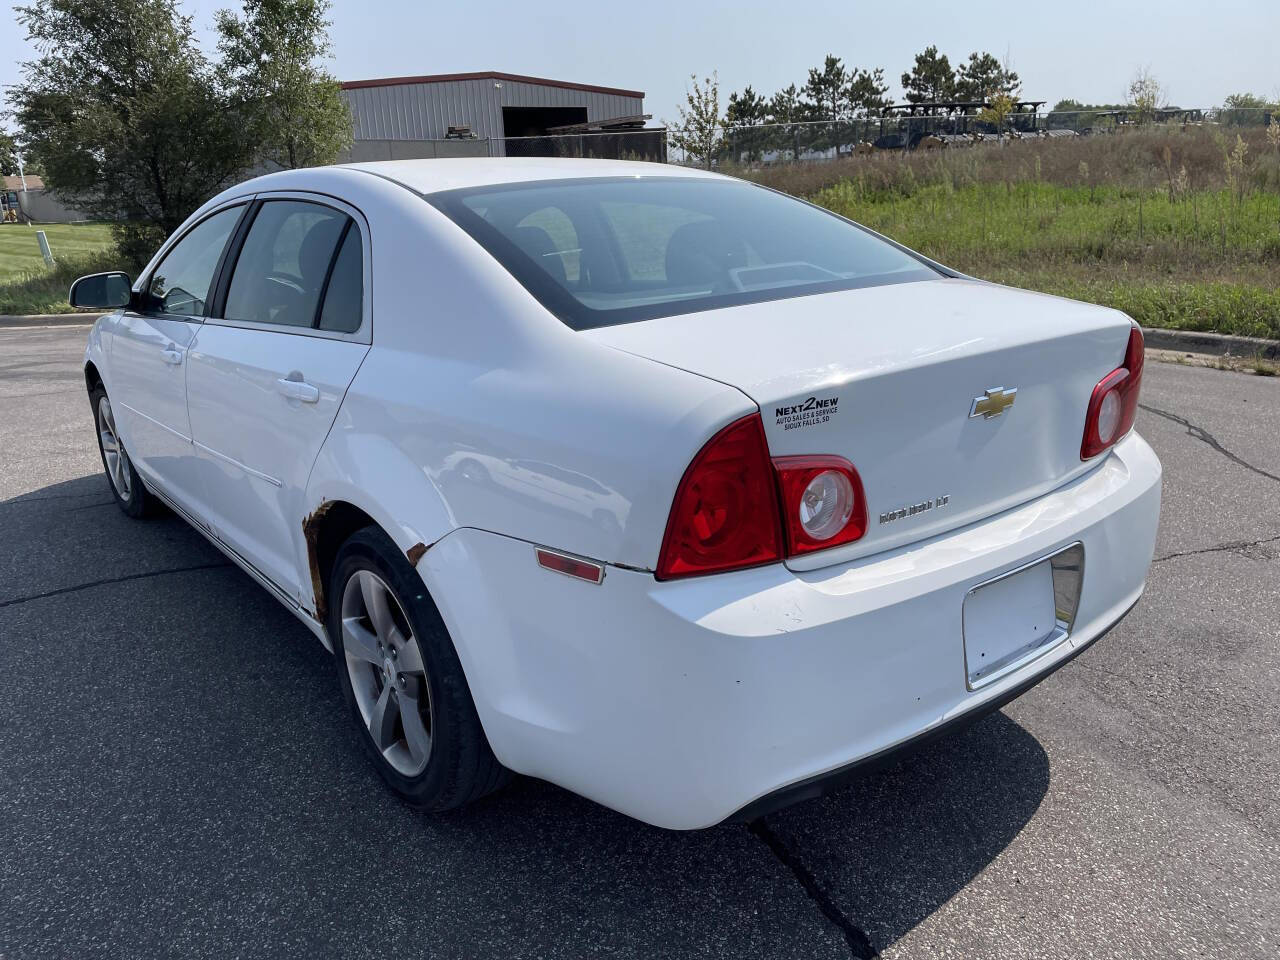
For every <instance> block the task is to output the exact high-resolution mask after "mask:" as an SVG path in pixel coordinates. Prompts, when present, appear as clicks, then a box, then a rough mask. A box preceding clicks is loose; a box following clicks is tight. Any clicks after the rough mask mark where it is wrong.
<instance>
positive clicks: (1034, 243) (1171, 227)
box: [812, 180, 1280, 338]
mask: <svg viewBox="0 0 1280 960" xmlns="http://www.w3.org/2000/svg"><path fill="white" fill-rule="evenodd" d="M812 199H813V200H814V201H815V202H816V203H819V204H821V205H823V206H825V207H829V208H830V209H832V210H834V211H836V212H837V213H840V214H843V215H844V216H847V217H849V218H851V219H853V220H857V221H858V222H860V223H863V224H866V225H867V226H869V227H871V228H872V229H873V230H877V231H879V232H881V233H883V234H885V235H887V236H890V237H892V238H893V239H895V240H898V241H899V242H901V243H904V244H906V245H907V246H909V247H911V248H913V249H915V250H919V251H920V252H921V253H924V254H926V255H928V256H930V257H933V258H934V259H936V260H938V261H940V262H942V263H945V264H947V265H948V266H950V267H954V268H955V269H957V270H961V271H963V272H964V273H968V274H971V275H972V276H976V277H981V278H983V279H985V280H993V281H995V282H997V283H1006V284H1010V285H1013V286H1019V287H1026V288H1028V289H1032V290H1040V291H1043V292H1045V293H1052V294H1057V295H1059V296H1065V297H1071V298H1073V299H1078V300H1088V301H1091V302H1094V303H1101V304H1105V305H1107V306H1112V307H1116V308H1117V309H1120V310H1123V311H1125V312H1126V313H1128V314H1129V315H1130V316H1132V317H1133V318H1134V319H1135V320H1137V321H1138V322H1139V323H1141V324H1143V325H1145V326H1154V327H1172V328H1180V329H1189V330H1213V331H1217V332H1220V333H1238V334H1245V335H1248V336H1256V337H1273V338H1274V337H1280V194H1276V193H1272V192H1264V191H1254V192H1250V193H1246V194H1245V195H1244V196H1239V195H1237V194H1233V192H1232V191H1230V190H1226V189H1219V190H1195V191H1185V192H1183V193H1181V194H1177V195H1175V196H1174V198H1173V199H1172V200H1171V199H1170V197H1169V193H1168V191H1167V190H1162V189H1145V190H1144V189H1138V188H1131V187H1119V186H1098V187H1084V186H1063V185H1058V184H1051V183H1044V182H1035V181H1027V182H1022V183H996V184H991V183H982V184H970V185H965V186H952V185H950V184H947V183H931V184H927V185H920V186H917V187H915V188H914V189H912V190H911V191H910V192H907V193H905V194H904V192H903V191H900V190H885V189H877V188H874V187H870V186H869V185H867V184H865V183H859V182H857V181H854V180H847V181H844V182H842V183H838V184H835V185H834V186H831V187H828V188H826V189H823V190H820V191H819V192H818V193H817V194H816V195H814V196H813V197H812Z"/></svg>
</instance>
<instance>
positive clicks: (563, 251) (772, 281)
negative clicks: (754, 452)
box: [427, 177, 940, 330]
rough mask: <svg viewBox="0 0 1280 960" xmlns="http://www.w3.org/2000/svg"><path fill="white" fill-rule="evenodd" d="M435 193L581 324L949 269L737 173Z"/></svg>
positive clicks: (555, 309) (440, 204)
mask: <svg viewBox="0 0 1280 960" xmlns="http://www.w3.org/2000/svg"><path fill="white" fill-rule="evenodd" d="M427 200H428V202H430V203H431V204H432V205H433V206H435V207H436V208H437V209H439V210H440V211H441V212H443V213H444V214H445V215H446V216H448V217H449V218H450V219H452V220H453V221H454V222H455V223H457V224H458V225H459V226H460V227H462V229H464V230H465V231H467V233H469V234H470V235H471V236H472V237H473V238H474V239H475V240H476V241H477V242H478V243H479V244H480V245H481V246H482V247H484V248H485V249H486V250H487V251H489V253H490V254H492V255H493V257H494V258H495V259H497V260H498V262H499V263H501V264H502V265H503V266H504V267H506V268H507V270H508V271H510V272H511V274H512V275H513V276H514V277H515V278H516V279H517V280H519V281H520V282H521V283H522V284H523V285H524V286H525V288H526V289H527V290H528V291H529V292H530V293H531V294H533V296H535V297H536V298H537V299H538V300H539V301H540V302H541V303H542V304H543V305H544V306H545V307H546V308H547V309H548V310H550V311H551V312H552V313H554V314H555V315H556V316H558V317H559V318H560V319H561V320H562V321H564V322H565V323H566V324H568V325H569V326H570V327H573V328H574V329H577V330H583V329H587V328H590V327H599V326H608V325H611V324H615V323H630V322H633V321H636V320H648V319H651V318H654V317H666V316H672V315H675V314H689V313H699V312H702V311H704V310H712V309H715V308H717V307H727V306H733V305H735V304H742V303H757V302H761V301H765V300H780V299H783V298H788V297H799V296H805V295H808V294H815V293H827V292H830V291H834V290H849V289H853V288H855V287H868V286H877V285H881V284H886V283H904V282H909V281H916V280H930V279H937V278H938V277H939V276H940V274H939V273H938V272H937V271H936V270H934V269H933V268H932V267H930V266H929V265H928V263H927V262H925V261H924V260H923V259H921V258H919V257H917V256H914V255H913V254H911V253H908V252H906V251H904V250H902V249H900V248H898V247H897V246H895V245H893V244H892V243H889V242H888V241H886V240H884V239H882V238H880V237H877V236H876V235H875V234H873V233H871V232H870V231H868V230H864V229H863V228H861V227H859V226H857V225H856V224H853V223H850V222H849V221H847V220H844V219H842V218H840V217H837V216H835V215H833V214H831V213H829V212H828V211H825V210H822V209H819V208H817V207H814V206H811V205H810V204H807V203H804V202H802V201H799V200H796V199H794V198H792V197H788V196H785V195H783V194H780V193H775V192H774V191H772V190H766V189H764V188H762V187H757V186H755V185H753V184H748V183H743V182H742V181H737V180H728V179H718V178H717V179H703V178H701V177H698V178H694V177H679V178H677V177H617V178H593V179H582V180H559V181H543V182H533V183H519V184H511V185H505V186H498V187H480V188H474V189H465V190H450V191H445V192H442V193H437V194H433V195H431V196H429V197H427Z"/></svg>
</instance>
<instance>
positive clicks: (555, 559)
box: [534, 547, 604, 583]
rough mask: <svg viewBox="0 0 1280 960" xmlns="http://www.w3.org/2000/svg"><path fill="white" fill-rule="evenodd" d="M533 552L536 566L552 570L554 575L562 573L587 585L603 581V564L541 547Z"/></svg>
mask: <svg viewBox="0 0 1280 960" xmlns="http://www.w3.org/2000/svg"><path fill="white" fill-rule="evenodd" d="M534 552H535V553H536V554H537V555H538V566H540V567H545V568H546V569H548V570H554V571H555V572H556V573H563V574H564V575H565V576H566V577H576V578H577V579H579V580H586V581H587V582H588V583H600V582H601V581H602V580H604V565H603V564H599V563H592V562H591V561H590V560H579V559H578V558H577V557H571V556H569V555H568V554H565V553H556V552H555V551H554V550H546V549H543V548H542V547H538V548H537V549H535V550H534Z"/></svg>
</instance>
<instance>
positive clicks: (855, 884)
mask: <svg viewBox="0 0 1280 960" xmlns="http://www.w3.org/2000/svg"><path fill="white" fill-rule="evenodd" d="M0 525H2V526H3V528H4V529H5V531H6V532H7V533H8V534H9V535H10V536H8V537H7V538H6V539H8V541H9V542H10V543H11V544H14V545H16V546H18V547H20V549H15V550H10V551H7V552H6V553H5V555H3V556H0V703H3V704H5V705H6V714H7V719H5V720H4V722H0V760H2V762H3V767H4V769H5V775H4V776H3V777H0V806H3V808H4V809H5V810H6V811H9V812H8V813H6V817H5V821H6V822H5V825H4V827H3V829H2V831H0V835H2V836H3V837H5V838H7V840H8V841H9V842H6V844H5V845H6V848H7V849H8V850H9V851H11V853H12V856H9V857H7V860H8V863H9V866H7V867H6V873H5V874H3V875H0V881H3V883H4V884H6V885H10V886H8V888H9V889H13V890H22V891H23V896H22V899H23V902H24V903H25V904H28V905H29V906H28V907H26V908H24V910H23V911H21V912H20V916H18V917H17V918H15V919H11V920H9V921H7V924H8V929H7V930H6V932H5V940H6V941H7V942H9V943H10V945H11V946H12V947H13V949H14V953H15V955H79V954H80V953H86V952H101V951H102V950H103V949H105V950H106V952H107V953H109V954H114V955H161V954H167V953H169V952H172V950H173V949H175V948H174V946H173V945H174V944H184V945H185V946H184V947H183V951H182V952H185V953H188V954H212V955H233V954H270V955H274V956H323V955H332V954H341V955H344V956H351V955H362V956H363V955H369V956H374V955H379V956H383V955H396V954H406V955H432V956H460V957H461V956H477V955H502V956H531V957H532V956H538V957H542V956H570V957H576V956H583V955H587V954H598V953H607V954H608V955H610V956H636V957H654V956H681V957H693V956H723V955H732V956H735V957H752V956H759V957H770V958H774V957H787V956H796V957H805V958H813V957H821V956H847V955H848V948H849V937H850V933H849V928H854V929H856V930H857V931H860V932H862V933H863V934H865V936H866V937H867V938H868V939H869V940H870V943H871V944H873V945H874V947H875V948H877V949H880V950H883V949H885V948H886V947H887V946H889V945H890V944H892V943H893V942H894V941H896V940H898V939H899V938H901V937H902V936H903V935H904V934H906V933H907V932H909V931H910V930H911V929H912V928H913V927H915V926H916V925H918V924H919V923H920V922H921V921H922V920H924V919H925V918H927V917H928V916H929V915H930V914H931V913H933V912H934V911H935V910H937V909H938V907H939V906H941V905H942V904H943V903H945V902H946V901H947V900H948V899H950V898H951V897H953V896H955V895H956V894H957V893H958V892H960V891H961V890H962V889H963V888H964V887H965V885H966V884H968V883H969V881H970V880H971V879H972V878H974V877H975V876H976V875H977V874H978V873H979V872H980V871H981V870H983V868H984V867H986V866H987V865H988V864H989V863H991V862H992V860H994V859H995V858H996V857H997V856H998V855H999V854H1000V853H1001V851H1002V850H1004V849H1005V848H1006V847H1007V846H1008V845H1009V844H1010V843H1011V842H1012V841H1013V840H1014V838H1016V837H1017V835H1018V833H1019V831H1020V830H1021V829H1022V827H1023V826H1024V825H1025V824H1026V823H1027V821H1028V820H1030V818H1031V817H1032V816H1033V815H1034V814H1035V812H1036V810H1037V808H1038V807H1039V805H1040V802H1041V800H1042V799H1043V797H1044V795H1045V793H1046V791H1047V789H1048V784H1049V761H1048V757H1047V756H1046V754H1045V752H1044V750H1043V749H1042V748H1041V746H1040V744H1039V743H1038V742H1037V741H1036V740H1035V738H1034V737H1032V736H1031V735H1030V734H1029V733H1028V732H1027V731H1026V730H1024V729H1023V728H1022V727H1020V726H1019V725H1018V724H1016V723H1014V722H1013V721H1012V720H1010V719H1008V718H1007V717H1005V716H1004V715H1003V714H999V713H997V714H994V715H992V716H990V717H988V718H986V719H984V720H982V721H980V722H979V723H977V724H976V725H974V726H973V727H970V728H969V729H967V730H965V731H962V732H959V733H957V734H955V735H953V736H950V737H947V738H945V739H943V740H941V741H939V742H936V743H934V744H931V745H929V746H928V747H926V748H925V749H924V750H923V751H922V752H920V753H918V754H915V755H913V756H911V757H910V758H908V759H906V760H904V761H901V762H899V763H898V764H897V765H895V766H892V767H890V768H888V769H886V770H883V771H881V772H879V773H876V774H873V775H870V776H868V777H867V778H865V779H863V780H859V781H857V782H855V783H853V784H852V785H850V786H848V787H847V788H845V789H843V790H841V791H839V792H837V793H834V794H832V795H830V796H827V797H824V798H822V799H820V800H815V801H810V802H807V803H803V804H800V805H797V806H794V807H791V808H788V809H786V810H783V811H779V812H777V813H774V814H771V815H770V816H769V817H767V818H766V819H765V820H764V823H763V829H762V828H761V827H759V826H757V827H756V829H754V830H753V829H752V828H750V827H748V826H747V825H743V824H726V825H722V826H719V827H715V828H712V829H709V830H704V831H697V832H690V833H676V832H671V831H666V830H661V829H657V828H654V827H649V826H646V825H644V824H641V823H639V822H637V821H634V820H631V819H629V818H627V817H624V816H622V815H620V814H617V813H614V812H612V811H610V810H607V809H605V808H603V807H600V806H598V805H597V804H595V803H592V802H591V801H588V800H585V799H582V798H580V797H577V796H575V795H573V794H571V793H568V792H567V791H564V790H561V789H559V788H557V787H555V786H552V785H550V784H547V783H543V782H540V781H536V780H532V779H527V778H519V779H517V780H516V781H515V782H513V783H512V784H511V785H510V786H509V787H507V789H505V790H504V791H502V792H501V793H499V794H497V795H495V796H493V797H490V798H488V799H486V800H484V801H481V802H480V803H478V804H475V805H474V806H472V807H469V808H466V809H464V810H461V811H455V812H451V813H446V814H436V815H431V814H426V813H423V812H421V811H418V810H415V809H412V808H410V807H408V806H406V805H405V804H403V803H401V802H399V801H398V800H396V799H395V798H394V797H393V796H392V795H391V794H389V793H388V791H387V790H386V789H384V787H383V786H382V784H381V783H380V782H379V781H378V779H377V777H376V775H375V773H374V772H373V770H372V768H371V767H370V765H369V764H368V762H367V760H366V758H365V757H364V756H363V753H362V747H361V743H360V741H359V734H358V731H357V730H356V728H355V726H354V724H353V723H352V721H351V718H350V717H349V715H348V714H347V713H346V708H345V706H344V705H343V703H342V701H341V698H340V695H339V692H338V686H337V682H336V677H335V667H334V664H333V660H332V658H331V657H330V656H329V655H328V654H326V653H325V651H324V650H323V649H322V648H321V646H320V645H319V644H318V643H316V642H315V640H314V638H313V637H312V636H311V634H310V633H309V632H308V631H307V629H306V628H305V627H303V626H302V625H301V624H299V623H298V622H297V621H296V620H295V619H294V618H293V617H292V616H291V615H290V614H289V613H288V612H287V611H286V610H284V609H283V608H282V607H281V606H280V605H279V604H278V603H277V602H276V601H275V600H274V599H273V598H272V597H270V596H269V595H268V594H267V593H266V592H265V591H263V590H262V589H261V588H259V587H258V586H257V585H256V584H255V583H253V582H252V581H251V580H250V579H249V578H248V577H247V576H245V575H244V574H242V573H241V572H240V571H239V570H238V569H237V568H235V567H234V566H231V565H230V564H228V563H226V562H224V560H223V558H222V557H221V555H220V554H219V553H218V552H217V551H215V550H214V549H213V548H212V547H211V546H210V545H209V544H208V543H206V542H205V541H204V540H203V539H202V538H201V537H200V536H199V535H198V534H197V533H196V532H195V531H194V530H192V529H191V528H189V527H188V526H187V525H186V524H185V523H183V522H182V521H181V520H179V519H178V518H176V517H174V516H172V515H165V516H161V517H159V518H156V519H154V520H150V521H145V522H137V521H132V520H130V519H128V518H127V517H125V516H124V515H123V514H121V513H120V511H119V510H118V509H116V508H115V506H114V504H113V501H112V500H111V496H110V493H109V491H108V489H107V487H106V481H105V479H104V478H103V477H102V476H101V475H95V476H90V477H83V478H80V479H76V480H72V481H68V482H66V483H60V484H55V485H52V486H49V487H46V488H43V489H41V490H37V491H33V492H32V493H29V494H24V495H22V496H20V497H16V498H12V499H10V500H5V501H3V502H0ZM51 651H56V654H57V655H56V657H52V659H51ZM51 664H56V669H52V668H51ZM51 704H60V705H63V708H62V709H51V706H50V705H51ZM18 718H27V719H26V720H23V721H22V722H18ZM55 838H56V839H55ZM806 884H808V886H807V885H806ZM846 925H847V926H846ZM352 944H364V945H374V946H375V947H376V949H372V950H370V951H368V952H367V953H366V952H362V951H363V950H364V948H363V947H362V948H361V951H354V952H353V950H352V949H351V945H352ZM424 945H429V947H424Z"/></svg>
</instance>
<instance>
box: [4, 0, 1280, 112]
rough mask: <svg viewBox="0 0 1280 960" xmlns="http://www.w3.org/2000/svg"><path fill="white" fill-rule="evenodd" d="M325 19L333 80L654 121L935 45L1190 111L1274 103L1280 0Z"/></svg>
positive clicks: (1032, 88) (1038, 86) (905, 62)
mask: <svg viewBox="0 0 1280 960" xmlns="http://www.w3.org/2000/svg"><path fill="white" fill-rule="evenodd" d="M182 6H183V7H184V9H185V10H186V11H187V12H188V13H191V14H193V15H194V18H195V25H196V28H197V31H198V33H199V35H200V37H201V39H202V41H203V42H204V44H205V46H206V48H207V49H208V50H209V51H210V52H212V49H213V31H212V24H213V13H214V11H215V10H216V9H218V8H219V7H227V6H232V7H235V6H238V4H237V3H234V2H230V0H221V2H217V0H183V2H182ZM331 17H332V20H333V28H332V39H333V48H334V49H333V58H332V60H331V62H330V63H329V64H328V67H329V69H330V71H331V72H332V73H333V74H334V75H335V76H336V77H337V78H338V79H339V80H363V79H370V78H373V77H387V76H406V75H419V74H431V73H461V72H469V71H477V70H498V71H503V72H506V73H520V74H528V75H531V76H538V77H549V78H552V79H557V80H569V81H575V82H579V83H592V84H600V85H603V86H616V87H623V88H626V89H632V90H643V91H645V111H646V112H648V113H652V114H653V115H654V119H655V121H661V120H669V121H674V120H676V119H677V106H678V104H679V103H681V102H682V101H683V98H684V92H685V89H686V87H687V84H688V79H689V75H690V74H691V73H696V74H698V76H699V77H702V76H704V75H707V74H710V73H711V72H712V71H716V72H717V73H718V75H719V80H720V92H721V105H722V108H723V105H724V102H725V101H726V100H727V99H728V94H729V92H730V91H733V90H739V89H741V88H742V87H744V86H746V85H747V84H750V85H751V86H752V87H754V88H755V90H756V91H757V92H760V93H763V94H765V95H766V96H767V95H769V94H771V93H773V92H774V91H775V90H778V89H780V88H782V87H785V86H786V85H787V84H789V83H796V84H797V85H800V84H801V83H803V81H804V79H805V76H806V75H807V71H808V68H809V67H812V66H817V65H820V64H821V62H822V59H823V57H824V56H825V55H826V54H828V53H833V54H835V55H836V56H838V57H841V58H842V59H843V60H844V62H845V64H846V65H852V66H857V67H866V68H870V67H884V68H885V76H886V78H888V79H889V80H890V82H891V83H892V84H893V92H892V94H891V95H892V96H894V97H895V98H897V97H900V95H901V88H900V86H899V83H898V80H899V78H900V76H901V74H902V73H903V71H904V70H907V69H909V67H910V65H911V63H912V61H913V58H914V55H915V54H916V53H917V52H919V51H921V50H923V49H924V48H925V47H926V46H928V45H930V44H936V45H937V46H938V48H939V49H940V50H941V52H943V53H945V54H947V55H948V56H949V57H950V58H951V60H952V62H953V63H955V62H957V61H963V60H965V59H967V57H968V55H969V53H971V52H972V51H974V50H988V51H990V52H991V53H993V54H995V55H996V56H997V57H998V58H1000V59H1004V58H1005V57H1006V56H1007V57H1008V58H1009V59H1010V60H1011V61H1012V65H1013V68H1014V69H1015V70H1017V72H1018V74H1019V75H1020V76H1021V78H1022V95H1023V97H1024V98H1025V99H1031V100H1045V101H1048V102H1049V103H1050V104H1053V103H1054V102H1056V101H1057V100H1059V99H1063V98H1067V97H1070V98H1072V99H1075V100H1080V101H1082V102H1089V103H1103V102H1117V101H1123V99H1124V95H1125V89H1126V87H1127V86H1128V83H1129V80H1130V79H1131V78H1132V77H1133V74H1134V73H1135V71H1136V70H1137V69H1138V68H1139V67H1149V68H1150V69H1151V71H1152V72H1153V73H1154V74H1155V75H1156V77H1158V78H1159V79H1160V80H1161V81H1162V83H1163V84H1164V85H1165V87H1166V89H1167V91H1168V94H1169V98H1170V102H1171V103H1176V104H1178V105H1180V106H1184V107H1206V106H1215V105H1218V104H1221V103H1222V100H1223V98H1224V97H1226V96H1227V95H1228V94H1231V93H1237V92H1241V91H1249V92H1252V93H1256V94H1259V95H1264V96H1267V97H1269V98H1275V99H1280V0H1269V2H1268V0H1217V2H1215V3H1213V4H1212V5H1209V4H1205V3H1204V2H1203V0H1163V2H1161V3H1159V4H1157V3H1151V2H1139V0H1112V2H1109V3H1093V2H1088V0H1078V2H1075V3H1064V2H1056V3H1041V2H1037V0H1027V2H1023V3H1022V4H1016V3H1010V2H1008V0H1001V2H995V0H965V2H963V3H937V4H931V3H923V2H915V3H912V4H910V5H908V4H904V3H886V2H884V0H881V2H877V3H866V2H860V0H816V2H815V0H810V2H803V0H801V2H791V3H783V2H778V0H773V2H770V3H762V2H758V0H735V2H733V3H715V2H698V0H644V2H642V3H628V4H625V5H624V4H618V3H609V2H607V0H595V2H589V0H541V2H529V0H508V2H502V3H489V2H468V0H452V2H444V3H441V2H436V3H427V2H412V0H359V2H353V0H334V4H333V10H332V12H331ZM0 24H4V25H6V26H7V29H5V30H4V33H3V35H2V36H3V44H4V54H3V55H0V86H4V85H7V84H11V83H13V82H15V81H16V80H17V79H19V76H20V74H19V69H18V62H19V61H20V60H22V59H25V58H27V57H29V56H31V53H32V52H31V50H30V48H28V47H27V45H26V44H25V42H24V39H23V37H24V34H23V32H22V30H21V29H20V28H19V27H18V25H17V23H16V21H15V19H14V17H13V15H12V13H10V14H8V21H7V23H6V21H5V20H4V19H3V18H0Z"/></svg>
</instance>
